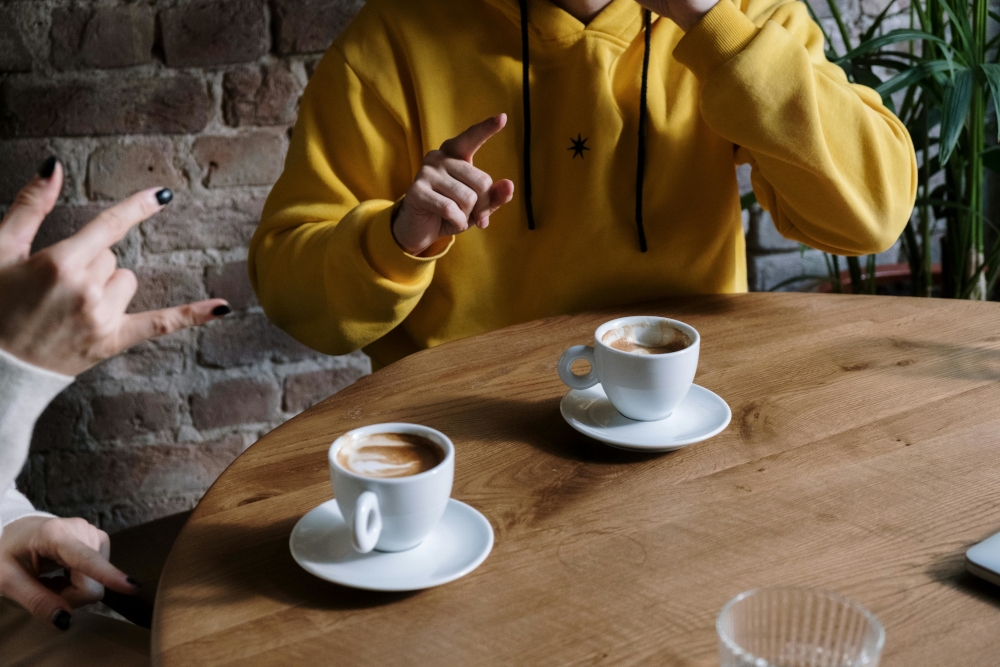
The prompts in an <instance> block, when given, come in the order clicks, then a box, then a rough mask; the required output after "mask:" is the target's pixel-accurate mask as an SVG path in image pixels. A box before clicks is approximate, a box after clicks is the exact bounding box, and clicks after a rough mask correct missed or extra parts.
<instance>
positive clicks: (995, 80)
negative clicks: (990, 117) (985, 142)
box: [979, 63, 1000, 138]
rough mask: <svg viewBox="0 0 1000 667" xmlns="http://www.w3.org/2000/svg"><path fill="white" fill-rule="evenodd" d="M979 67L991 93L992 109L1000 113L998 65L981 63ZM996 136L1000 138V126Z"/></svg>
mask: <svg viewBox="0 0 1000 667" xmlns="http://www.w3.org/2000/svg"><path fill="white" fill-rule="evenodd" d="M979 69H980V71H981V72H982V73H983V75H984V76H985V77H986V83H987V85H989V88H990V93H992V95H993V110H994V111H996V112H997V113H1000V65H998V64H996V63H983V64H982V65H980V66H979ZM997 137H998V138H1000V127H998V128H997Z"/></svg>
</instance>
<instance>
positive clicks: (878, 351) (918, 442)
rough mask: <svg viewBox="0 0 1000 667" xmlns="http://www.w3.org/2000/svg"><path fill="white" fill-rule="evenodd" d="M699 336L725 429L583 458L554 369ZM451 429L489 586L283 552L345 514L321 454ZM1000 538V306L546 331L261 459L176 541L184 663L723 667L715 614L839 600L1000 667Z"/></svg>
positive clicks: (172, 617) (448, 367)
mask: <svg viewBox="0 0 1000 667" xmlns="http://www.w3.org/2000/svg"><path fill="white" fill-rule="evenodd" d="M626 313H627V314H637V313H646V314H659V315H668V316H671V317H676V318H679V319H682V320H684V321H686V322H689V323H690V324H692V325H693V326H695V327H696V328H697V329H699V331H700V332H701V334H702V352H701V366H700V368H699V371H698V376H697V378H696V382H698V383H699V384H701V385H703V386H705V387H708V388H709V389H712V390H713V391H715V392H716V393H718V394H719V395H721V396H722V397H723V398H725V399H726V400H727V401H728V402H729V405H730V406H731V407H732V409H733V420H732V423H731V425H730V426H729V428H727V429H726V430H725V431H724V432H723V433H722V434H721V435H719V436H717V437H715V438H713V439H711V440H709V441H707V442H703V443H700V444H697V445H693V446H691V447H688V448H686V449H682V450H679V451H676V452H673V453H669V454H663V455H639V454H632V453H627V452H623V451H619V450H616V449H612V448H610V447H607V446H605V445H602V444H599V443H597V442H594V441H591V440H588V439H587V438H585V437H583V436H582V435H579V434H577V433H576V432H575V431H573V430H572V429H571V428H570V427H569V426H567V425H566V424H565V423H564V422H563V420H562V418H561V417H560V415H559V407H558V406H559V400H560V398H561V397H562V395H563V394H564V393H565V392H566V389H565V388H564V387H563V385H562V383H561V382H560V381H559V378H558V377H557V376H556V371H555V363H556V360H557V359H558V357H559V354H560V353H561V352H562V351H563V349H564V348H566V347H567V346H569V345H571V344H575V343H585V342H587V341H588V340H590V339H591V338H592V333H593V331H594V329H595V328H596V327H597V325H599V324H600V323H602V322H604V321H606V320H608V319H611V317H613V316H615V315H619V314H626ZM388 421H412V422H419V423H423V424H427V425H430V426H433V427H435V428H438V429H440V430H442V431H444V432H445V433H447V434H449V435H450V436H451V437H452V439H453V440H454V441H455V444H456V446H457V450H458V455H457V463H456V471H455V487H454V494H453V495H454V497H456V498H458V499H460V500H463V501H465V502H467V503H470V504H471V505H473V506H475V507H477V508H478V509H479V510H480V511H482V512H483V513H484V514H485V515H486V517H487V518H489V520H490V521H491V523H492V524H493V527H494V530H495V532H496V545H495V547H494V549H493V552H492V554H491V555H490V557H489V558H488V559H487V560H486V562H485V563H484V564H483V565H482V566H480V567H479V569H477V570H476V571H475V572H473V573H472V574H470V575H469V576H467V577H465V578H464V579H461V580H459V581H456V582H454V583H451V584H448V585H445V586H441V587H439V588H435V589H431V590H427V591H423V592H418V593H408V594H379V593H370V592H363V591H355V590H351V589H347V588H342V587H339V586H336V585H333V584H328V583H326V582H323V581H321V580H319V579H315V578H313V577H312V576H310V575H309V574H307V573H306V572H304V571H303V570H301V569H299V567H298V566H297V565H296V564H295V563H294V561H293V560H292V558H291V556H290V554H289V551H288V536H289V533H290V531H291V529H292V526H293V525H294V524H295V522H296V521H297V520H298V519H299V517H301V516H302V515H303V514H305V512H306V511H308V510H309V509H311V508H312V507H314V506H316V505H318V504H319V503H321V502H323V501H325V500H328V499H329V498H330V497H331V496H332V492H331V489H330V485H329V479H328V473H327V463H326V451H327V447H328V445H329V444H330V442H331V441H333V439H334V438H335V437H337V436H338V435H339V434H341V433H343V432H344V431H347V430H349V429H352V428H355V427H357V426H361V425H364V424H370V423H376V422H388ZM997 531H1000V306H998V305H997V304H993V303H971V302H959V301H943V300H929V299H921V300H917V299H903V298H889V297H863V296H840V295H805V294H749V295H738V296H728V297H702V298H697V299H688V300H678V301H674V302H668V303H661V304H655V305H650V306H646V307H643V308H638V309H620V310H618V311H615V312H610V311H608V312H600V313H589V314H584V315H579V316H575V317H560V318H553V319H548V320H543V321H538V322H532V323H529V324H524V325H520V326H516V327H512V328H509V329H505V330H503V331H497V332H494V333H491V334H488V335H484V336H479V337H475V338H471V339H467V340H462V341H457V342H454V343H450V344H447V345H444V346H441V347H439V348H436V349H433V350H429V351H425V352H421V353H419V354H416V355H413V356H411V357H409V358H407V359H404V360H403V361H400V362H399V363H396V364H393V365H392V366H389V367H387V368H385V369H383V370H381V371H379V372H377V373H375V374H373V375H372V376H370V377H366V378H364V379H362V380H360V381H359V382H358V383H357V384H355V385H353V386H352V387H349V388H348V389H345V390H344V391H342V392H340V393H338V394H337V395H335V396H333V397H331V398H329V399H327V400H326V401H324V402H322V403H320V404H319V405H317V406H316V407H314V408H312V409H311V410H308V411H307V412H305V413H304V414H302V415H300V416H299V417H296V418H295V419H292V420H291V421H289V422H288V423H286V424H284V425H283V426H281V427H279V428H277V429H275V430H274V431H272V432H271V433H269V434H267V435H266V436H265V437H263V438H262V439H261V440H260V441H259V442H258V443H257V444H255V445H254V446H253V447H251V448H250V449H249V450H247V451H246V452H245V453H244V454H243V455H242V456H240V457H239V459H237V460H236V462H235V463H233V465H232V466H230V468H229V469H228V470H227V471H226V472H225V473H224V474H223V475H222V477H220V478H219V480H218V481H217V482H216V483H215V485H214V486H213V487H212V488H211V490H209V492H208V493H207V494H206V495H205V497H204V499H203V500H202V501H201V503H200V504H199V505H198V508H197V509H196V510H195V512H194V514H193V516H192V517H191V520H190V521H189V523H188V524H187V526H186V527H185V528H184V530H183V532H182V533H181V535H180V537H179V539H178V540H177V542H176V544H175V545H174V547H173V551H172V552H171V554H170V558H169V560H168V562H167V565H166V569H165V571H164V573H163V578H162V581H161V583H160V589H159V593H158V598H157V608H156V614H155V618H154V623H153V652H154V659H155V661H156V663H157V664H162V665H183V666H185V667H186V666H188V665H208V664H211V665H240V666H241V667H245V666H248V665H275V664H296V665H318V664H342V665H402V664H414V665H478V664H498V665H499V664H505V665H515V664H516V665H552V664H609V665H633V664H660V665H714V664H718V662H717V657H716V635H715V628H714V622H715V617H716V614H717V613H718V611H719V609H720V607H722V605H723V604H724V603H725V602H726V600H728V599H729V598H731V597H733V596H734V595H736V594H737V593H739V592H741V591H744V590H746V589H749V588H753V587H756V586H766V585H769V584H790V585H800V586H815V587H821V588H826V589H833V590H837V591H840V592H842V593H844V594H846V595H848V596H850V597H852V598H854V599H856V600H858V601H860V602H861V603H862V604H864V605H866V606H867V607H868V608H869V609H871V610H872V611H873V612H874V613H875V614H876V615H877V616H878V617H879V619H881V621H882V623H883V624H884V625H885V628H886V635H887V643H886V649H885V653H884V660H883V663H882V664H883V666H888V667H893V666H899V667H918V666H922V665H927V666H933V667H941V666H945V665H947V666H951V665H955V666H960V665H961V666H966V665H976V666H978V665H996V664H1000V588H997V587H993V586H991V585H989V584H986V583H983V582H980V581H979V580H977V579H975V578H973V577H971V576H970V575H967V574H965V572H964V560H963V558H964V552H965V550H966V549H967V548H968V547H969V546H971V545H972V544H973V543H975V542H977V541H979V540H981V539H983V538H985V537H987V536H989V535H990V534H992V533H994V532H997Z"/></svg>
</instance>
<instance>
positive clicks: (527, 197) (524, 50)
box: [520, 0, 535, 229]
mask: <svg viewBox="0 0 1000 667" xmlns="http://www.w3.org/2000/svg"><path fill="white" fill-rule="evenodd" d="M520 3H521V73H522V78H521V97H522V98H523V99H524V206H525V208H526V209H527V211H528V229H534V228H535V211H534V209H533V208H532V206H531V94H530V93H531V85H530V83H531V82H530V80H529V79H528V0H520Z"/></svg>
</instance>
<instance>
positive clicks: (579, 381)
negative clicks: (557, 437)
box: [559, 315, 701, 421]
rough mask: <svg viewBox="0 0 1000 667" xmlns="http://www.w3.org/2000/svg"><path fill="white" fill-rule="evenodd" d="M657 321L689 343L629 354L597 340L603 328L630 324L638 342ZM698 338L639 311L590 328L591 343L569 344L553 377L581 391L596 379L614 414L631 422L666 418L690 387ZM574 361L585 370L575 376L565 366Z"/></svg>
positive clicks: (672, 322)
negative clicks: (580, 362)
mask: <svg viewBox="0 0 1000 667" xmlns="http://www.w3.org/2000/svg"><path fill="white" fill-rule="evenodd" d="M663 323H666V324H669V325H670V326H672V327H674V328H675V329H679V330H680V331H683V332H684V333H686V334H687V335H688V336H690V337H691V341H692V342H691V345H689V346H687V347H686V348H684V349H683V350H678V351H676V352H667V353H665V354H634V353H631V352H623V351H621V350H616V349H615V348H613V347H611V346H610V345H607V344H605V343H604V341H603V340H602V338H603V337H604V335H605V334H606V333H608V332H609V331H613V330H616V329H621V328H623V327H625V326H631V327H632V331H633V335H634V337H635V338H636V340H637V342H639V343H640V344H647V345H655V344H657V343H655V342H652V341H648V342H647V341H644V332H645V331H647V330H649V331H650V334H651V335H652V334H653V333H654V332H655V331H656V328H657V327H659V326H662V324H663ZM700 349H701V337H700V336H699V335H698V332H697V331H696V330H695V328H694V327H692V326H690V325H688V324H684V323H683V322H679V321H677V320H671V319H668V318H666V317H653V316H647V315H639V316H636V317H622V318H619V319H617V320H611V321H610V322H605V323H604V324H602V325H601V326H600V327H598V328H597V331H596V332H594V344H593V345H574V346H573V347H571V348H569V349H568V350H566V351H565V352H563V355H562V357H561V358H560V359H559V378H560V379H561V380H562V381H563V382H564V383H565V384H566V386H568V387H570V388H571V389H587V388H588V387H593V386H594V385H595V384H597V383H598V382H600V383H601V386H602V387H603V388H604V393H605V394H607V396H608V399H609V400H610V401H611V403H612V404H613V405H614V406H615V408H616V409H617V410H618V412H620V413H622V414H623V415H625V416H626V417H628V418H629V419H635V420H637V421H657V420H660V419H665V418H667V417H669V416H670V414H671V413H672V412H673V411H674V408H676V407H677V406H678V405H680V403H681V401H683V400H684V397H685V396H687V393H688V390H689V389H691V383H693V382H694V374H695V371H696V370H698V353H699V350H700ZM577 359H585V360H586V361H588V362H590V372H589V373H587V374H586V375H576V374H575V373H573V371H572V369H571V368H570V366H572V364H573V362H574V361H576V360H577Z"/></svg>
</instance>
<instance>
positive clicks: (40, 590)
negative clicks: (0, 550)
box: [0, 561, 73, 630]
mask: <svg viewBox="0 0 1000 667" xmlns="http://www.w3.org/2000/svg"><path fill="white" fill-rule="evenodd" d="M0 580H2V581H3V590H0V593H2V594H3V596H4V597H6V598H10V599H11V600H13V601H14V602H17V603H18V604H20V605H21V606H22V607H24V608H25V609H27V610H28V611H29V612H31V613H32V615H34V616H37V617H38V618H44V619H45V620H47V621H52V622H53V623H55V624H56V627H58V628H60V629H62V630H65V629H66V628H68V627H69V619H70V616H69V614H70V612H71V611H72V610H73V608H72V607H71V606H70V604H69V602H68V601H66V600H64V599H63V598H62V597H60V596H59V595H57V594H56V593H54V592H52V591H50V590H49V589H48V588H46V587H45V586H43V585H42V583H41V582H40V581H38V579H36V578H35V577H33V576H32V575H31V573H30V572H28V571H27V570H25V569H24V568H23V567H21V565H20V564H19V563H17V562H16V561H8V562H7V563H5V564H4V566H3V574H2V576H0ZM60 611H63V612H65V613H66V616H65V617H64V616H62V615H60V616H59V619H57V618H56V615H57V614H59V612H60ZM63 619H65V620H63ZM60 623H62V624H65V626H66V627H63V626H62V625H60Z"/></svg>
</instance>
